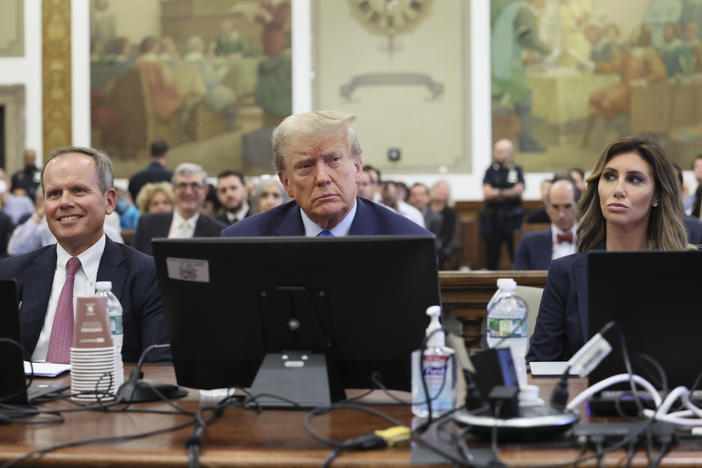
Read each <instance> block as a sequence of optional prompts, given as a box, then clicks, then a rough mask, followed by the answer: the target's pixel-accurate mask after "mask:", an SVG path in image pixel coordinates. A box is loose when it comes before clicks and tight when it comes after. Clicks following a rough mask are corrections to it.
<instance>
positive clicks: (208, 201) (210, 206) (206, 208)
mask: <svg viewBox="0 0 702 468" xmlns="http://www.w3.org/2000/svg"><path fill="white" fill-rule="evenodd" d="M221 210H222V204H221V203H220V202H219V198H217V187H215V186H214V185H212V184H209V183H208V184H207V193H206V195H205V201H203V202H202V206H201V207H200V214H203V215H205V216H208V217H210V218H213V219H214V218H215V217H216V216H217V213H219V212H220V211H221Z"/></svg>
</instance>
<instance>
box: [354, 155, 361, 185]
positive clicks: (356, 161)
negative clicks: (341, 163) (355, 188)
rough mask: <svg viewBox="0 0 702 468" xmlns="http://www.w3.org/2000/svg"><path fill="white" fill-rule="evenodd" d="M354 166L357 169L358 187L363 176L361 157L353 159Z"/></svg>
mask: <svg viewBox="0 0 702 468" xmlns="http://www.w3.org/2000/svg"><path fill="white" fill-rule="evenodd" d="M353 165H354V167H355V168H356V185H358V184H359V183H360V182H361V174H363V160H362V159H361V157H360V156H358V157H357V158H353Z"/></svg>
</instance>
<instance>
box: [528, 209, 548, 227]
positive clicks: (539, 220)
mask: <svg viewBox="0 0 702 468" xmlns="http://www.w3.org/2000/svg"><path fill="white" fill-rule="evenodd" d="M526 222H527V224H543V223H550V222H551V218H549V216H548V213H547V212H546V208H545V207H543V206H540V207H538V208H536V209H535V210H534V211H532V212H531V213H529V216H527V220H526Z"/></svg>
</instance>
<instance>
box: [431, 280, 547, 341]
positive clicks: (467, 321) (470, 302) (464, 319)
mask: <svg viewBox="0 0 702 468" xmlns="http://www.w3.org/2000/svg"><path fill="white" fill-rule="evenodd" d="M546 275H547V271H546V270H537V271H440V272H439V287H440V289H441V304H442V306H443V309H444V315H445V316H446V315H447V314H449V315H452V316H453V317H455V318H456V319H457V320H458V321H459V322H460V323H461V325H462V328H463V339H464V340H465V343H466V348H467V349H471V348H478V347H479V346H480V327H481V323H482V320H483V318H484V317H485V313H486V309H487V304H488V302H489V301H490V298H491V297H492V295H493V294H495V291H497V279H498V278H513V279H514V280H515V281H516V282H517V284H518V285H520V286H533V287H537V288H543V287H544V286H546Z"/></svg>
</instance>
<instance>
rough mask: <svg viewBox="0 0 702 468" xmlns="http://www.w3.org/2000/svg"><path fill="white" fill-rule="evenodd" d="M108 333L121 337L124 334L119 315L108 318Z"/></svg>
mask: <svg viewBox="0 0 702 468" xmlns="http://www.w3.org/2000/svg"><path fill="white" fill-rule="evenodd" d="M110 333H112V334H113V335H121V334H123V333H124V327H123V326H122V316H121V315H111V316H110Z"/></svg>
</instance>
